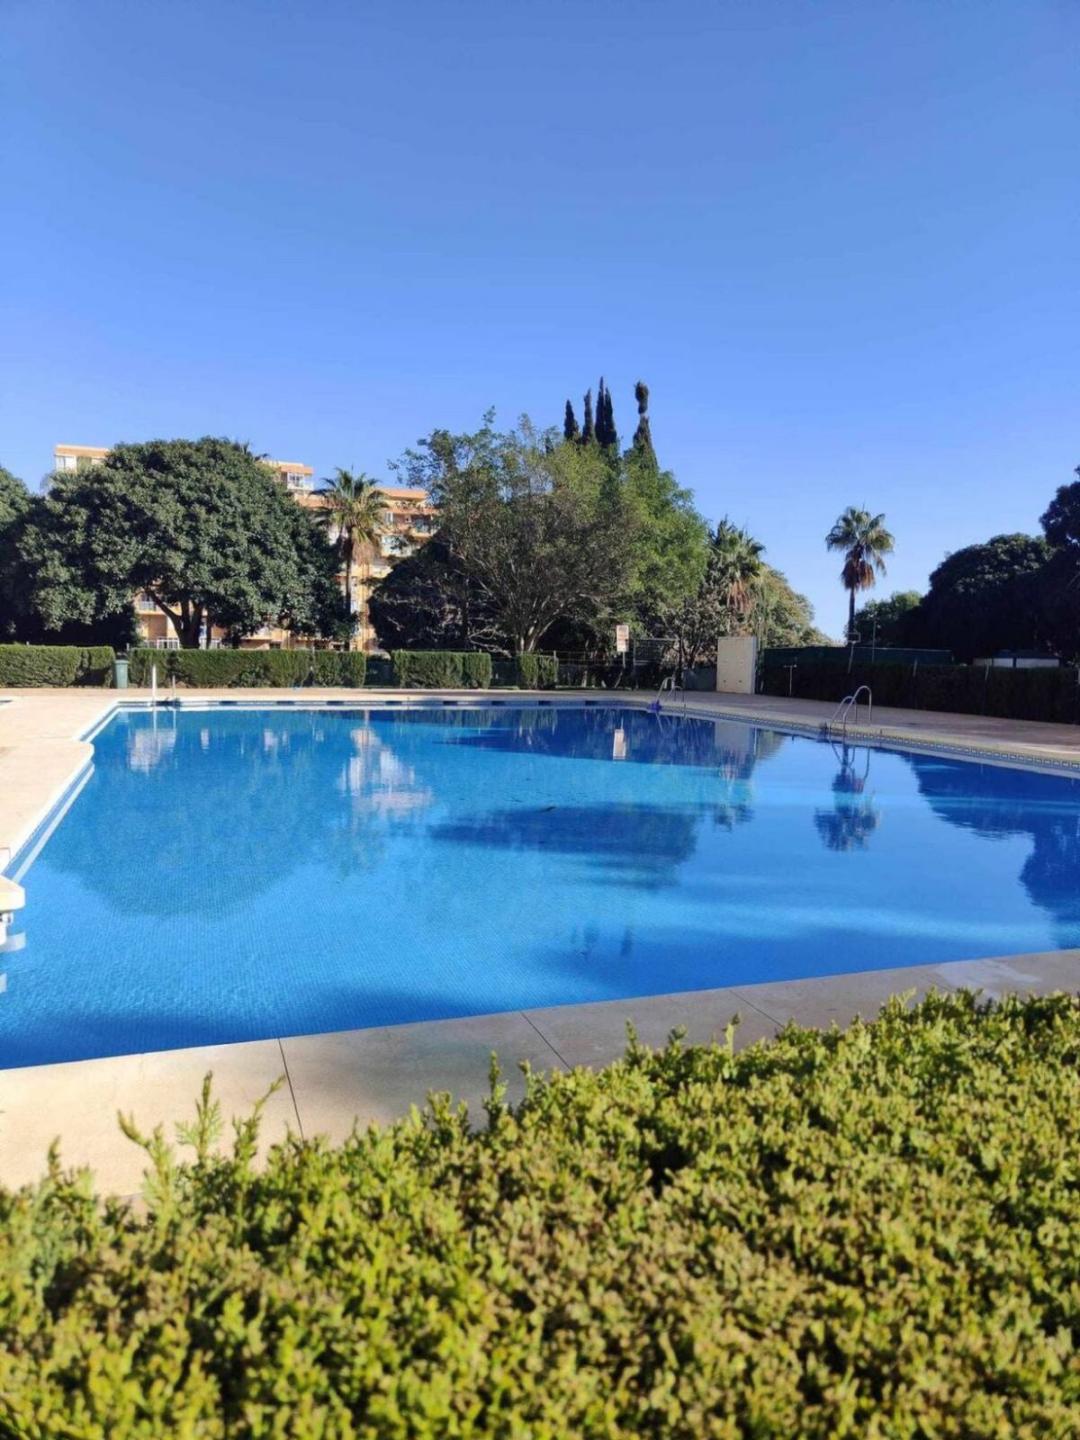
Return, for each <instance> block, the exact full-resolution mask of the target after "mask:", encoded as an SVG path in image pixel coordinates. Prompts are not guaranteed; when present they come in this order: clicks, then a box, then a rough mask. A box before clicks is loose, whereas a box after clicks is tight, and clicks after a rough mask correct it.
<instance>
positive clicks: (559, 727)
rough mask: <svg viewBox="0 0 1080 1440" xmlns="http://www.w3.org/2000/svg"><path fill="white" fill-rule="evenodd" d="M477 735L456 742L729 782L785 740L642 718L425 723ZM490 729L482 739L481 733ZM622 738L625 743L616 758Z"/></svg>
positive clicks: (546, 716)
mask: <svg viewBox="0 0 1080 1440" xmlns="http://www.w3.org/2000/svg"><path fill="white" fill-rule="evenodd" d="M425 718H426V719H429V720H434V721H435V722H436V723H439V722H440V721H441V722H442V723H444V724H446V725H448V726H455V725H456V726H457V727H459V728H461V729H462V730H467V729H471V730H472V731H473V732H474V733H466V734H461V735H460V736H457V737H455V738H454V743H456V744H459V745H473V746H477V747H478V748H480V749H485V750H514V751H525V752H528V753H529V754H534V755H552V756H559V757H561V758H563V759H573V760H615V759H617V760H619V761H620V762H622V761H641V762H644V763H647V764H654V765H655V764H659V765H694V766H698V767H703V768H708V769H718V770H721V771H722V772H723V774H724V775H725V777H727V776H731V777H733V778H740V779H743V780H747V779H749V778H750V775H751V774H752V772H753V770H754V768H755V766H756V765H758V764H760V763H761V761H763V760H767V759H768V758H769V757H770V756H771V755H774V754H775V753H776V752H777V750H779V749H780V748H781V746H782V745H783V744H784V742H785V740H787V739H788V737H787V736H786V735H781V734H778V733H777V732H776V731H773V730H757V729H754V728H753V727H751V726H749V725H746V724H745V723H743V722H740V721H722V720H699V719H696V718H694V717H692V716H681V715H679V716H675V715H664V714H661V715H651V714H648V713H647V712H645V711H643V710H628V709H627V710H624V709H619V708H608V707H602V708H601V707H597V708H596V709H595V710H594V709H585V708H578V707H574V708H572V709H571V708H566V709H562V710H560V709H556V708H554V707H552V708H550V709H548V708H543V709H536V710H530V709H524V708H523V709H510V708H508V709H507V710H505V711H503V710H488V711H484V712H483V713H482V715H481V716H477V713H476V712H475V711H471V712H470V711H468V710H464V711H459V712H457V713H455V712H454V711H449V712H443V713H442V714H436V715H432V716H428V717H425ZM479 726H483V727H484V728H483V729H481V730H479V732H478V733H476V727H479ZM616 732H619V733H620V735H621V740H620V744H619V746H618V750H619V752H620V753H618V754H616Z"/></svg>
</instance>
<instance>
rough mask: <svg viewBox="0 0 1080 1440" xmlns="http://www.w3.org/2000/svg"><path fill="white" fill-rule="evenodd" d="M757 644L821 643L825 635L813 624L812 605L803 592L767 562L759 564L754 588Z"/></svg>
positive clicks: (753, 622)
mask: <svg viewBox="0 0 1080 1440" xmlns="http://www.w3.org/2000/svg"><path fill="white" fill-rule="evenodd" d="M751 621H752V628H753V633H754V634H755V635H756V636H757V638H758V644H759V645H762V646H766V645H822V644H828V643H829V642H828V638H827V636H825V635H823V634H822V632H821V631H820V630H819V629H818V628H817V627H816V625H815V624H814V607H813V605H811V603H810V601H809V600H808V599H807V598H806V596H805V595H800V594H799V592H798V591H797V590H793V589H792V588H791V585H790V583H789V581H788V578H787V576H786V575H785V574H784V573H783V571H781V570H774V569H773V567H772V566H771V565H763V566H762V569H761V574H760V575H759V576H758V580H757V584H756V586H755V589H754V608H753V613H752V616H751Z"/></svg>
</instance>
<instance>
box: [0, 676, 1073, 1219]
mask: <svg viewBox="0 0 1080 1440" xmlns="http://www.w3.org/2000/svg"><path fill="white" fill-rule="evenodd" d="M84 694H85V692H84ZM0 698H6V697H0ZM220 698H221V697H220V696H214V695H212V694H211V695H203V694H199V693H196V694H194V695H188V696H183V697H181V698H180V708H181V709H196V710H204V711H205V710H211V709H217V708H221V706H220ZM229 698H230V700H231V701H232V703H231V704H227V705H226V707H224V708H229V709H232V708H236V709H241V708H243V709H260V710H264V709H266V710H274V709H283V708H293V709H323V708H333V709H358V710H370V709H379V708H385V702H386V700H387V699H390V700H391V701H396V702H398V703H399V704H401V706H402V708H407V709H416V708H420V709H423V708H428V709H433V708H442V705H443V702H444V701H450V702H451V703H453V704H456V705H460V706H461V707H462V708H468V707H475V706H484V707H485V708H486V707H487V706H490V704H491V703H492V697H490V696H487V695H486V694H485V693H484V692H477V691H475V690H473V691H450V692H415V693H414V692H401V691H398V692H386V691H382V690H379V691H364V692H361V693H359V694H358V692H356V691H336V692H331V693H329V694H326V695H323V696H320V697H319V698H318V699H316V700H312V699H311V698H308V697H305V698H304V699H303V700H294V701H292V702H289V701H286V702H285V703H284V704H282V697H280V696H276V697H275V696H269V697H266V696H264V695H263V694H261V693H260V694H256V695H251V694H242V695H236V696H235V697H229ZM650 698H651V697H649V696H648V695H647V694H642V693H636V694H629V693H626V692H620V691H588V692H579V691H576V692H565V691H562V692H548V693H547V694H545V693H543V692H527V693H526V692H521V693H516V692H515V693H512V694H511V695H510V696H508V697H507V698H506V699H503V698H502V697H501V696H500V697H495V699H496V703H498V702H499V701H501V703H502V704H503V705H505V706H506V707H507V708H516V707H518V706H521V705H525V706H528V707H529V708H534V707H536V706H544V707H547V706H551V707H552V708H581V707H582V706H583V705H588V706H589V707H590V708H608V707H616V708H633V709H643V708H647V707H648V705H649V703H650ZM755 698H757V697H745V700H743V699H742V698H741V697H740V698H739V699H738V700H737V701H736V700H735V697H727V696H719V695H715V694H712V693H711V692H701V693H698V694H693V695H688V696H687V697H686V698H685V700H683V699H682V698H680V699H679V700H677V701H676V702H674V703H673V704H668V705H666V706H665V708H664V711H663V712H662V713H664V714H667V715H669V716H674V717H681V716H682V715H684V714H685V715H686V716H688V717H690V718H697V719H706V720H720V721H728V720H731V721H738V722H742V723H748V724H753V725H758V726H761V727H763V728H768V729H774V730H779V731H783V732H785V733H789V734H792V735H798V736H803V737H805V738H809V739H815V740H817V739H820V722H819V721H816V720H815V719H813V718H811V717H807V716H800V715H797V714H793V715H783V714H780V715H778V714H777V713H776V710H775V708H770V707H767V706H761V707H760V708H759V707H758V706H756V705H754V704H753V701H754V699H755ZM733 701H734V703H731V702H733ZM86 702H87V703H86V704H85V705H82V706H75V707H73V708H74V710H79V711H80V712H81V713H80V714H79V715H78V716H77V717H76V719H75V721H74V722H73V724H72V725H71V726H70V727H69V729H68V737H69V738H68V739H67V742H66V744H65V743H64V741H63V737H62V736H61V737H59V738H58V737H57V736H55V735H54V736H51V737H47V740H46V742H43V743H47V744H48V745H50V746H52V747H54V749H53V750H50V751H49V759H50V762H51V763H50V766H49V767H46V773H45V774H44V775H43V776H42V777H40V778H41V784H40V785H39V787H38V793H39V794H40V796H41V797H42V804H41V805H40V806H39V807H38V811H37V813H36V816H35V818H34V824H33V826H32V828H31V829H30V830H29V831H27V832H26V834H25V835H24V838H23V841H22V843H21V845H20V846H19V847H18V849H17V850H16V851H15V852H14V858H16V859H19V860H20V861H21V859H22V854H23V853H24V852H25V850H26V848H27V846H28V845H29V844H33V843H34V841H35V837H37V836H39V835H41V834H42V833H44V831H45V830H46V827H48V826H49V825H51V824H56V823H58V819H59V816H60V815H61V814H62V807H64V805H65V804H68V803H70V802H71V799H72V798H73V794H74V787H75V786H77V785H79V784H80V783H84V781H85V779H86V777H87V776H88V775H89V773H90V770H91V768H92V757H93V750H92V738H93V736H94V735H96V734H97V733H98V732H99V731H100V729H101V728H102V726H103V725H105V724H106V723H108V721H109V720H110V719H111V718H112V717H113V715H114V714H115V712H116V711H117V710H119V709H123V708H133V709H143V708H145V707H146V705H147V703H148V702H147V700H146V699H145V698H144V697H142V696H140V695H138V694H137V693H136V694H134V695H132V696H122V695H118V694H117V693H116V692H105V694H101V695H98V696H93V695H90V696H86ZM268 702H269V703H268ZM328 702H329V703H328ZM725 702H728V703H725ZM9 708H10V709H12V710H14V709H16V708H17V707H15V706H11V707H9ZM169 708H171V707H169ZM947 718H948V717H946V719H947ZM65 723H66V722H65ZM945 728H946V726H945V725H943V729H945ZM848 739H849V740H850V741H851V742H852V743H855V744H859V745H871V746H874V747H880V748H889V749H900V750H908V751H919V752H923V753H927V754H940V755H944V756H954V757H956V758H959V759H965V760H977V761H979V762H984V763H990V764H1003V765H1006V766H1008V767H1009V768H1018V769H1026V770H1035V771H1041V772H1044V773H1045V772H1046V771H1047V770H1050V771H1057V772H1058V773H1062V774H1066V775H1071V774H1074V773H1075V772H1076V771H1077V770H1078V769H1080V759H1077V760H1072V759H1070V758H1060V757H1047V756H1045V755H1038V754H1034V753H1032V752H1031V751H1010V750H1008V749H1005V748H1003V747H1000V746H993V745H971V746H964V745H960V744H957V743H956V742H955V740H952V739H948V738H946V739H941V740H935V739H934V738H933V736H924V735H921V736H911V735H909V734H905V733H904V732H903V730H902V729H893V728H886V727H877V728H875V727H872V726H858V727H849V729H848ZM36 743H37V742H35V741H33V740H30V741H28V742H27V746H26V749H27V751H28V756H29V758H30V759H33V758H34V757H35V754H36V753H37V752H35V751H34V745H35V744H36ZM56 747H60V749H61V750H62V751H63V763H62V765H58V762H57V754H56V753H55V748H56ZM15 748H16V749H18V746H16V747H15ZM7 753H8V754H9V755H10V753H11V750H10V747H9V749H8V752H7ZM61 770H62V771H63V772H64V777H65V778H63V781H62V783H60V782H59V781H58V780H57V775H58V774H59V773H60V771H61ZM0 793H2V792H0ZM2 838H3V837H2V833H0V840H2ZM9 858H10V857H9ZM2 859H3V856H2V855H0V860H2ZM4 868H5V867H4V866H3V865H0V871H2V870H3V869H4ZM959 986H969V987H971V988H975V989H980V990H982V992H983V993H984V994H986V995H988V996H996V995H1001V994H1005V993H1009V992H1016V993H1049V992H1051V991H1054V990H1063V989H1064V990H1070V991H1075V990H1076V989H1077V988H1078V987H1080V951H1077V950H1063V951H1051V952H1043V953H1040V954H1035V955H1013V956H1004V957H996V958H991V959H980V960H967V961H955V960H953V961H945V962H942V963H941V964H939V965H918V966H910V967H903V968H894V969H889V970H867V971H859V972H855V973H849V974H842V975H834V976H818V977H814V978H813V979H806V980H787V981H772V982H762V983H760V984H757V985H737V986H732V987H720V988H717V989H711V990H704V991H681V992H676V993H674V994H670V995H659V996H641V997H634V998H630V999H618V1000H599V1001H594V1002H586V1003H583V1004H576V1005H563V1006H552V1007H546V1008H543V1009H534V1010H522V1011H510V1012H501V1013H499V1014H494V1015H473V1016H468V1017H464V1018H458V1019H448V1020H433V1021H420V1022H413V1023H407V1024H402V1025H396V1026H385V1027H376V1028H365V1029H357V1030H351V1031H341V1032H335V1033H330V1034H314V1035H294V1036H281V1037H272V1038H269V1039H266V1040H260V1041H241V1042H237V1043H233V1044H222V1045H210V1046H200V1047H195V1048H192V1049H182V1050H167V1051H152V1052H146V1053H144V1054H141V1055H127V1056H114V1057H108V1058H105V1059H97V1060H78V1061H67V1062H58V1063H54V1064H49V1065H38V1066H26V1067H19V1068H16V1069H2V1070H0V1183H4V1184H8V1185H17V1184H23V1183H28V1182H29V1181H31V1180H32V1179H34V1178H36V1177H37V1176H38V1175H40V1174H41V1173H42V1171H43V1167H44V1155H45V1150H46V1148H47V1146H48V1144H49V1142H50V1141H51V1140H52V1138H53V1137H54V1136H55V1135H57V1134H59V1135H62V1136H63V1137H64V1142H65V1145H64V1152H63V1153H64V1156H65V1159H66V1161H67V1162H68V1163H72V1164H86V1165H89V1166H90V1167H91V1168H93V1169H94V1171H95V1174H96V1177H97V1181H98V1184H99V1186H100V1187H101V1188H102V1189H103V1190H107V1191H111V1192H113V1193H120V1194H127V1193H131V1192H132V1191H134V1190H135V1189H136V1188H137V1186H138V1182H139V1176H140V1175H141V1172H142V1168H143V1157H142V1156H141V1152H139V1151H137V1150H135V1149H134V1147H133V1146H131V1144H130V1142H128V1141H126V1140H124V1139H123V1137H122V1136H121V1135H120V1132H119V1130H118V1129H117V1127H116V1125H115V1120H114V1117H115V1113H116V1111H117V1110H118V1109H119V1110H123V1111H125V1112H134V1113H135V1114H136V1117H137V1118H138V1119H139V1120H140V1123H145V1124H146V1125H152V1124H154V1123H157V1122H164V1123H165V1124H166V1125H169V1124H170V1122H174V1121H177V1120H179V1119H181V1118H187V1116H188V1115H189V1113H190V1111H191V1108H192V1105H193V1103H194V1097H195V1095H196V1092H197V1090H198V1086H199V1083H200V1081H201V1078H202V1075H203V1074H204V1073H205V1072H206V1071H207V1070H210V1069H212V1070H214V1072H215V1075H216V1077H217V1083H218V1087H219V1093H220V1094H221V1098H222V1103H223V1107H224V1108H225V1110H226V1113H237V1112H238V1111H243V1110H245V1109H247V1108H248V1107H250V1105H251V1104H253V1103H254V1101H255V1100H256V1099H257V1098H258V1097H259V1096H260V1095H261V1094H263V1093H264V1092H265V1091H266V1090H267V1089H268V1088H269V1086H270V1085H271V1084H272V1083H273V1082H274V1081H275V1080H276V1079H278V1078H279V1077H284V1079H285V1082H286V1083H285V1085H284V1086H283V1087H282V1088H281V1089H280V1090H279V1091H278V1092H277V1093H276V1094H275V1096H274V1097H273V1099H272V1100H271V1102H270V1105H269V1107H268V1112H267V1124H266V1132H265V1133H266V1140H267V1141H268V1142H269V1141H270V1140H273V1139H277V1138H281V1137H282V1136H283V1135H284V1134H286V1133H287V1132H288V1131H290V1130H292V1131H293V1132H295V1133H299V1134H302V1135H308V1136H310V1135H312V1134H315V1133H327V1134H329V1135H331V1136H332V1137H334V1138H342V1137H343V1136H344V1135H345V1134H347V1133H348V1130H349V1129H350V1128H351V1126H352V1124H353V1122H354V1120H356V1119H357V1118H358V1119H359V1120H360V1121H361V1122H365V1121H368V1120H374V1121H383V1120H388V1119H392V1118H394V1117H396V1116H397V1115H400V1114H403V1113H405V1112H406V1111H407V1110H408V1107H409V1106H410V1105H411V1104H419V1103H422V1102H423V1100H424V1098H425V1096H426V1094H427V1093H428V1092H429V1091H431V1090H448V1091H451V1092H452V1093H454V1094H455V1095H457V1096H459V1097H461V1098H464V1099H465V1100H467V1101H468V1102H470V1104H471V1105H473V1106H475V1105H478V1104H479V1103H480V1100H481V1099H482V1098H483V1095H484V1094H485V1092H486V1075H487V1068H488V1063H489V1057H490V1054H491V1052H492V1051H493V1050H495V1051H498V1052H499V1053H500V1055H501V1056H502V1058H503V1063H504V1066H505V1068H506V1070H507V1072H508V1078H509V1079H510V1082H511V1092H512V1093H513V1094H518V1093H520V1091H521V1086H522V1081H521V1077H520V1076H519V1075H518V1074H517V1072H516V1070H515V1069H514V1066H515V1064H516V1062H517V1061H519V1060H526V1061H528V1062H529V1063H530V1064H531V1065H532V1066H533V1067H534V1068H539V1069H550V1068H560V1067H562V1068H565V1067H567V1066H571V1065H574V1064H592V1065H597V1064H605V1063H609V1062H610V1061H612V1060H615V1059H617V1058H618V1057H619V1055H620V1054H621V1053H622V1051H623V1049H624V1045H625V1023H626V1022H627V1021H631V1022H633V1023H634V1024H635V1025H636V1026H637V1029H638V1031H639V1034H640V1036H641V1038H642V1039H643V1040H645V1041H647V1042H648V1043H654V1044H655V1043H663V1041H664V1040H665V1038H666V1036H667V1035H668V1033H669V1032H670V1031H671V1030H672V1029H674V1028H677V1027H685V1028H686V1031H687V1036H688V1038H689V1039H690V1040H709V1039H716V1038H722V1037H723V1035H724V1032H725V1030H726V1027H727V1025H728V1022H729V1021H730V1020H731V1018H732V1016H733V1015H735V1014H736V1013H739V1014H741V1015H742V1017H743V1024H742V1025H741V1026H740V1027H739V1030H738V1031H737V1032H736V1040H737V1043H747V1042H749V1041H753V1040H758V1039H767V1038H768V1037H769V1036H770V1035H772V1034H775V1033H776V1031H777V1029H778V1028H780V1027H781V1025H782V1024H783V1023H785V1022H786V1021H787V1020H788V1019H794V1020H797V1021H799V1022H800V1023H803V1024H810V1025H818V1024H827V1023H832V1022H838V1023H844V1022H846V1021H847V1020H849V1019H850V1018H852V1017H853V1016H854V1015H855V1014H862V1015H863V1016H864V1018H871V1017H872V1016H873V1015H874V1014H875V1013H876V1012H877V1010H878V1008H879V1007H880V1005H881V1004H882V1003H883V1002H884V1001H885V1000H886V999H887V998H888V997H889V996H891V995H894V994H898V993H902V992H906V991H914V992H915V993H916V994H923V993H925V992H926V991H927V990H928V989H930V988H935V987H936V988H938V989H943V990H949V989H955V988H957V987H959Z"/></svg>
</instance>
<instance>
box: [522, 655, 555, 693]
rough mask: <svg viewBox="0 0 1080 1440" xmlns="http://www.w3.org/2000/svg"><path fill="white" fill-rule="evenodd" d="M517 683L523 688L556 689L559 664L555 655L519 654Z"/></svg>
mask: <svg viewBox="0 0 1080 1440" xmlns="http://www.w3.org/2000/svg"><path fill="white" fill-rule="evenodd" d="M516 669H517V683H518V684H519V685H520V686H521V688H522V689H523V690H554V688H555V686H556V685H557V684H558V683H559V664H558V661H557V660H556V658H555V656H554V655H519V656H518V657H517V666H516Z"/></svg>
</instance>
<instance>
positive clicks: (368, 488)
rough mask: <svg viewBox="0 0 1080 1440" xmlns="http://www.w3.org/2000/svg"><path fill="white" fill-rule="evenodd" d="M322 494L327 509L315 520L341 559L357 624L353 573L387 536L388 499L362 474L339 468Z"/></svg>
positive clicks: (322, 490) (351, 623) (347, 600)
mask: <svg viewBox="0 0 1080 1440" xmlns="http://www.w3.org/2000/svg"><path fill="white" fill-rule="evenodd" d="M319 494H320V495H321V496H322V500H323V505H324V508H323V509H322V510H319V511H316V519H317V520H318V522H319V523H320V524H321V525H322V526H323V528H324V529H325V530H326V531H327V533H328V535H329V538H330V541H331V544H333V545H334V546H335V547H336V549H337V550H338V553H339V554H340V556H341V561H342V564H343V566H344V569H345V601H346V606H347V609H348V612H349V616H350V625H354V624H355V622H354V620H353V619H352V617H353V615H354V611H355V606H354V604H353V572H354V570H355V568H356V564H357V561H358V559H359V558H360V557H361V556H362V555H363V554H364V553H365V552H368V553H369V552H370V551H371V550H373V549H374V548H375V547H377V546H378V544H379V541H380V540H381V538H382V536H383V535H384V534H385V533H386V529H387V523H386V497H385V495H384V494H383V493H382V491H381V490H380V489H379V487H378V485H376V484H375V482H374V481H373V480H370V479H368V477H367V476H366V475H365V474H363V472H358V473H356V474H354V473H353V472H352V471H351V470H343V469H341V467H340V466H339V467H338V469H337V470H335V472H334V477H333V479H332V480H328V481H326V482H325V483H324V485H323V488H322V489H321V490H320V491H319Z"/></svg>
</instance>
